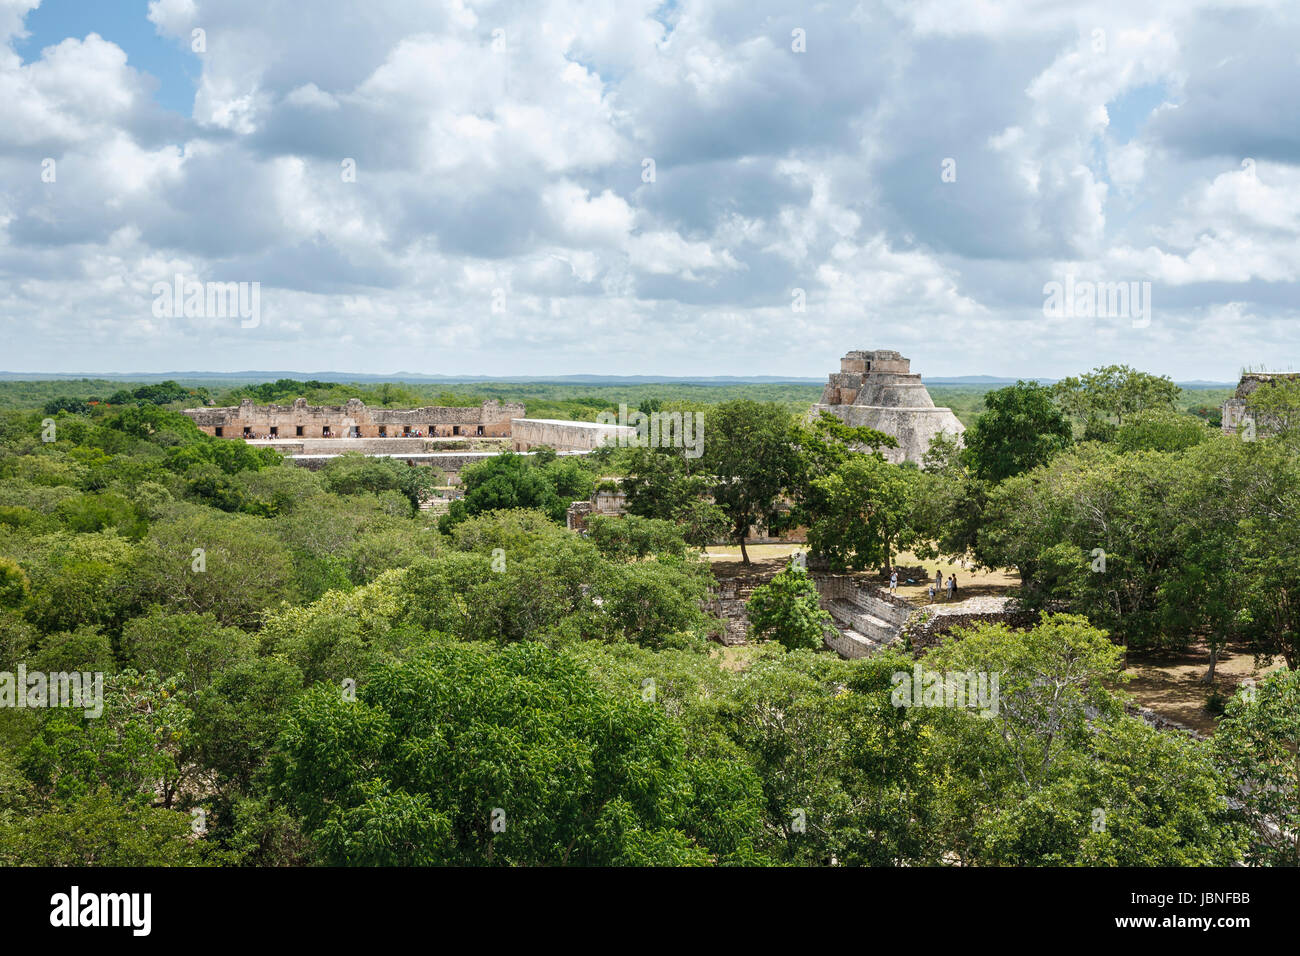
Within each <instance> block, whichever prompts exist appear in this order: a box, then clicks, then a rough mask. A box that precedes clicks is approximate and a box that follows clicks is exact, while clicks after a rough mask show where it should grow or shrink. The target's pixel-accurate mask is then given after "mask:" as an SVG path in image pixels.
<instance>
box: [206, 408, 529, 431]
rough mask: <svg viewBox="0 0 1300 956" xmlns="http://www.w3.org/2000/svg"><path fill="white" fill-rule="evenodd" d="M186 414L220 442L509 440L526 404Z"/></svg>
mask: <svg viewBox="0 0 1300 956" xmlns="http://www.w3.org/2000/svg"><path fill="white" fill-rule="evenodd" d="M185 414H186V415H188V416H189V417H190V418H192V419H193V420H194V424H195V425H197V426H198V427H199V430H200V431H203V432H206V433H207V434H209V435H215V436H217V437H218V438H266V439H271V440H276V439H294V438H402V437H404V436H408V435H413V434H415V433H416V432H422V433H423V434H424V435H425V436H428V437H440V438H441V437H447V438H450V437H459V436H464V437H498V438H508V437H509V436H510V422H511V419H514V418H521V417H523V414H524V406H523V405H520V404H517V403H514V402H511V403H508V404H505V405H503V404H501V403H500V402H497V401H495V400H493V401H487V402H484V403H483V404H482V405H473V406H468V407H464V408H460V407H454V406H428V407H425V408H368V407H367V406H366V404H365V403H364V402H362V401H361V399H359V398H353V399H349V400H348V403H347V404H346V405H308V404H307V400H306V399H305V398H300V399H298V400H297V401H295V402H294V403H293V404H292V405H254V404H253V402H252V400H251V399H245V400H244V401H243V402H241V403H240V404H239V405H238V406H227V407H225V408H187V409H186V410H185Z"/></svg>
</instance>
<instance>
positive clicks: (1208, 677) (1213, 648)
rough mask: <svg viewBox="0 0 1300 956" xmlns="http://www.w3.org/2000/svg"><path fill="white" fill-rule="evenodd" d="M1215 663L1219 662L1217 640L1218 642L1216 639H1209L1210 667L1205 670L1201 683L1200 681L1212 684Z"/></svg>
mask: <svg viewBox="0 0 1300 956" xmlns="http://www.w3.org/2000/svg"><path fill="white" fill-rule="evenodd" d="M1217 663H1219V642H1218V641H1217V640H1214V639H1211V641H1210V669H1209V670H1208V671H1206V672H1205V676H1204V677H1202V678H1201V683H1202V684H1213V683H1214V665H1215V664H1217Z"/></svg>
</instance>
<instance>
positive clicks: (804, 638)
mask: <svg viewBox="0 0 1300 956" xmlns="http://www.w3.org/2000/svg"><path fill="white" fill-rule="evenodd" d="M745 609H746V611H747V612H748V614H749V628H750V633H751V634H753V635H754V636H756V637H759V638H762V639H763V640H774V641H776V642H777V643H779V644H780V645H781V646H783V647H784V648H786V649H787V650H791V651H793V650H798V649H799V648H808V649H809V650H817V649H818V648H820V647H821V646H822V634H823V632H824V631H825V630H826V628H827V627H829V626H830V623H831V616H830V614H828V613H827V612H826V611H824V610H822V607H821V604H820V602H819V600H818V595H817V585H816V584H814V583H813V581H812V578H810V577H808V573H807V572H806V571H804V570H803V569H802V568H798V567H793V566H791V567H788V568H786V569H785V570H784V571H781V572H780V573H779V574H777V575H776V576H775V577H774V578H772V580H771V581H769V582H768V583H767V584H764V585H761V586H759V587H756V588H754V593H753V594H751V595H750V598H749V601H748V602H747V603H746V605H745Z"/></svg>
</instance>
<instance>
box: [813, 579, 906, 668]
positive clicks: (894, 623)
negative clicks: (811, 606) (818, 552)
mask: <svg viewBox="0 0 1300 956" xmlns="http://www.w3.org/2000/svg"><path fill="white" fill-rule="evenodd" d="M816 581H817V590H818V593H819V594H820V595H821V605H822V607H823V608H824V609H825V610H826V611H828V612H829V613H830V615H831V618H832V620H833V621H834V622H835V626H834V628H833V631H832V632H830V633H827V634H826V637H825V641H826V646H827V647H829V648H830V649H831V650H833V651H835V652H836V653H837V654H839V655H840V656H841V657H848V658H857V657H870V656H871V655H872V654H875V653H876V652H877V651H879V650H880V649H881V648H883V647H887V646H889V645H890V644H894V643H896V642H897V641H899V640H901V639H902V634H903V625H904V624H906V623H907V619H908V617H909V616H910V615H911V613H912V608H911V606H910V605H908V604H907V602H905V601H902V600H899V599H896V598H891V597H889V595H887V594H886V593H884V592H882V591H881V590H880V589H879V588H876V587H873V586H871V585H870V584H866V583H863V582H861V581H858V580H855V579H853V578H848V577H841V576H839V575H818V576H817V577H816ZM895 602H897V603H895Z"/></svg>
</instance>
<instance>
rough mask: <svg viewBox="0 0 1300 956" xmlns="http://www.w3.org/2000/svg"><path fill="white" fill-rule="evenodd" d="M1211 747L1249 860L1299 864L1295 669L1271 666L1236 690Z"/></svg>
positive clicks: (1299, 688) (1299, 735)
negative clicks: (1241, 819)
mask: <svg viewBox="0 0 1300 956" xmlns="http://www.w3.org/2000/svg"><path fill="white" fill-rule="evenodd" d="M1214 746H1215V751H1216V753H1217V755H1218V758H1219V761H1220V762H1221V763H1222V765H1223V766H1224V767H1225V768H1226V770H1227V772H1228V774H1229V775H1230V777H1231V779H1232V781H1233V783H1234V785H1235V786H1234V791H1233V796H1234V799H1236V800H1237V801H1239V802H1240V803H1241V805H1242V812H1243V813H1244V814H1245V816H1246V819H1247V821H1248V822H1249V824H1250V841H1249V850H1248V859H1249V861H1250V862H1251V863H1253V864H1255V865H1257V866H1298V865H1300V756H1297V754H1300V671H1294V670H1290V671H1277V672H1275V673H1273V674H1270V675H1269V676H1268V677H1266V678H1265V679H1264V680H1262V681H1260V682H1259V683H1258V685H1257V686H1254V687H1251V686H1249V685H1248V686H1247V689H1246V690H1245V691H1244V692H1242V693H1239V694H1237V695H1236V696H1235V697H1234V698H1233V699H1232V701H1231V702H1229V704H1228V707H1227V710H1226V712H1225V713H1224V715H1223V719H1222V720H1220V721H1219V726H1218V728H1217V729H1216V731H1215V735H1214Z"/></svg>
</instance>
